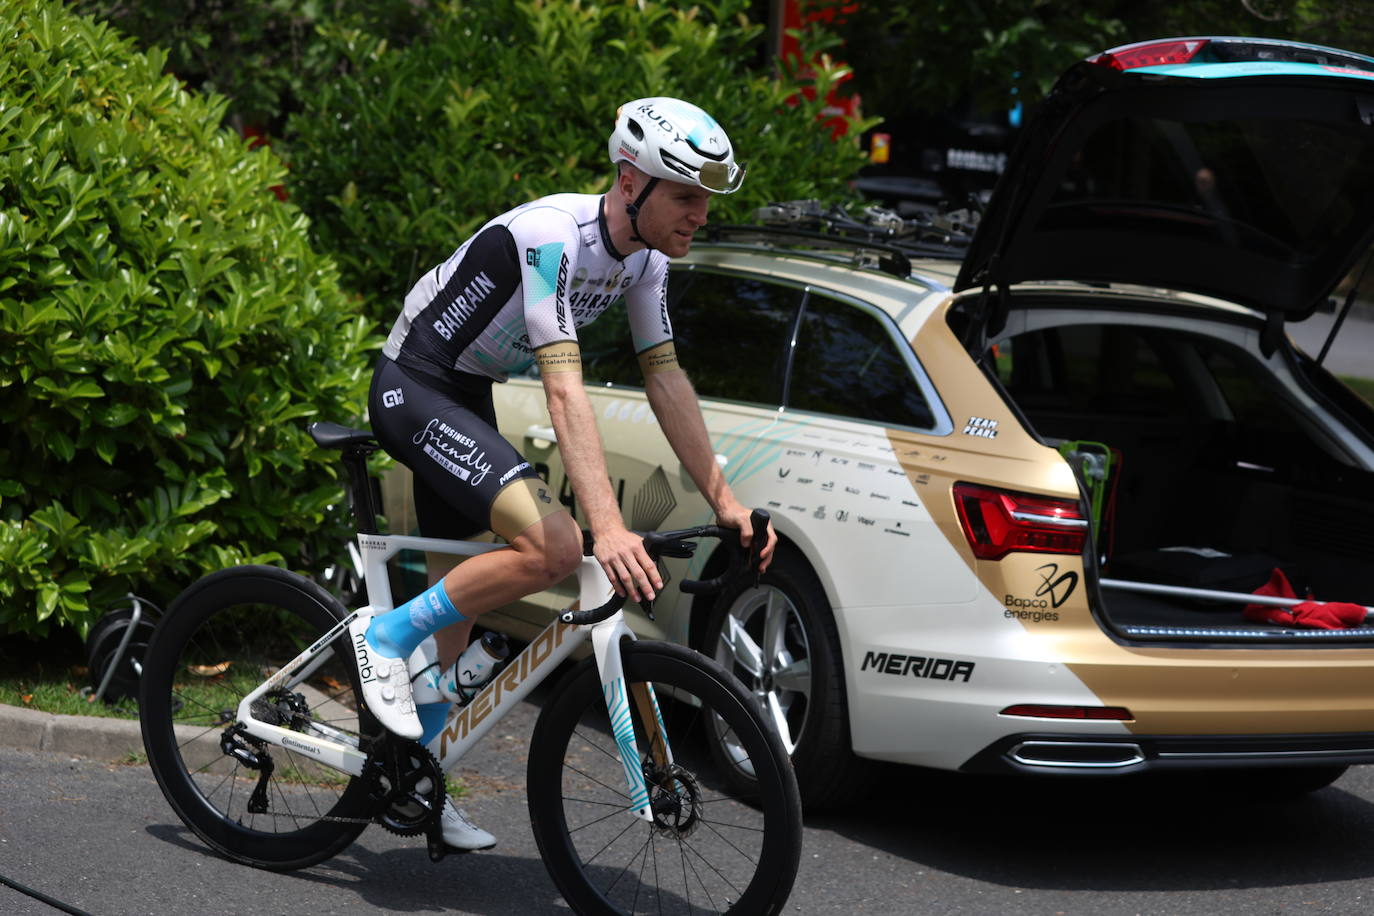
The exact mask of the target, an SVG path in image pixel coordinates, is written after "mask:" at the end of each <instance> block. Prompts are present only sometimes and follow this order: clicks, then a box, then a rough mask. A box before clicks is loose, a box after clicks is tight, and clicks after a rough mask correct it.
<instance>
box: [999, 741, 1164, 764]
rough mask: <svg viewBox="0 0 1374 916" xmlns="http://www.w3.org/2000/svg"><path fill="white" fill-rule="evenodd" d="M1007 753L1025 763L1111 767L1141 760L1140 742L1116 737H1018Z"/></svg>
mask: <svg viewBox="0 0 1374 916" xmlns="http://www.w3.org/2000/svg"><path fill="white" fill-rule="evenodd" d="M1007 756H1008V757H1010V758H1011V759H1012V760H1013V761H1014V762H1016V763H1018V764H1021V765H1022V766H1027V767H1055V768H1063V767H1079V768H1083V769H1113V768H1119V767H1129V766H1135V765H1136V764H1140V763H1144V762H1145V752H1144V751H1142V750H1141V749H1140V745H1138V744H1131V743H1129V742H1116V741H1045V740H1037V741H1022V742H1021V743H1020V744H1018V745H1016V746H1015V747H1013V748H1012V749H1011V750H1010V751H1009V752H1008V753H1007Z"/></svg>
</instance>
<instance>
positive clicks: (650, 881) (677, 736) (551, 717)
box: [529, 638, 800, 916]
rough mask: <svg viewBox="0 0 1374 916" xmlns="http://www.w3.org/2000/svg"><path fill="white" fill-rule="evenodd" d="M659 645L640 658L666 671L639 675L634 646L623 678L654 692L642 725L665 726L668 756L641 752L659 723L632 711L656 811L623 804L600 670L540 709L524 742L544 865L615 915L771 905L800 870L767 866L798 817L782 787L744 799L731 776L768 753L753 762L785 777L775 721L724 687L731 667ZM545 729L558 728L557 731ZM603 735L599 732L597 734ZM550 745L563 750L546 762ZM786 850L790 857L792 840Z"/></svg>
mask: <svg viewBox="0 0 1374 916" xmlns="http://www.w3.org/2000/svg"><path fill="white" fill-rule="evenodd" d="M751 644H753V640H752V638H749V639H747V640H742V641H741V642H740V643H739V647H741V651H742V652H744V653H746V654H747V652H748V647H749V646H750V645H751ZM635 645H636V646H638V645H640V644H635ZM754 645H755V646H756V645H757V644H754ZM652 652H653V655H652V656H651V657H650V658H649V659H648V660H647V661H646V662H644V664H645V665H647V666H649V669H648V670H654V671H658V667H659V666H662V668H663V670H662V671H661V672H659V673H658V674H657V675H656V676H652V677H645V678H643V680H639V679H638V678H637V677H636V676H635V672H636V671H637V670H638V669H637V667H636V664H634V663H632V660H633V659H634V658H635V655H634V654H633V653H630V654H629V655H628V656H627V658H626V661H625V669H626V678H627V687H628V686H634V687H635V689H639V687H638V686H637V685H639V684H641V683H642V684H644V687H645V688H652V690H653V692H654V694H655V696H656V697H657V698H658V702H659V713H660V715H659V716H657V717H655V718H654V719H651V721H650V722H649V723H648V724H649V725H650V728H651V729H657V728H658V727H659V725H660V723H661V729H662V735H663V737H664V739H665V741H666V742H667V747H668V750H669V752H670V755H671V756H670V758H668V759H671V761H672V762H671V763H668V762H667V759H665V758H663V757H662V756H661V755H659V756H655V755H652V754H650V753H649V752H648V751H647V750H646V748H648V746H649V745H650V744H651V741H650V737H649V736H650V734H651V733H652V732H651V731H650V730H649V729H646V728H645V726H646V723H645V722H644V721H642V720H641V717H640V715H639V713H638V712H636V714H635V715H634V716H633V719H634V739H635V742H636V745H637V746H638V750H639V752H640V754H641V756H640V759H639V760H637V761H635V762H634V763H635V764H636V765H637V766H639V767H641V768H643V771H644V773H645V776H646V780H647V784H648V788H649V802H650V804H649V808H648V813H649V815H650V818H651V819H650V820H648V821H646V820H644V819H643V818H641V817H638V816H636V815H634V814H633V812H631V811H629V810H628V807H627V806H626V804H625V803H626V801H627V796H628V794H629V793H628V790H626V789H625V788H624V786H623V785H622V784H623V781H624V766H623V764H622V762H621V760H620V756H619V753H618V751H617V749H616V748H613V747H610V746H609V740H608V739H606V738H605V737H604V736H605V734H606V733H607V710H606V703H605V699H604V697H603V695H602V692H601V689H600V682H599V678H597V677H596V676H595V671H594V669H587V674H586V675H585V677H583V678H579V679H578V680H577V683H576V684H575V688H570V689H569V690H568V692H566V693H562V692H561V691H560V694H561V695H560V696H558V697H557V698H556V699H555V700H554V701H553V702H552V703H551V704H550V705H549V706H546V707H545V709H544V711H543V713H542V714H541V717H540V723H539V726H538V727H537V728H536V732H535V740H534V741H533V742H532V743H531V749H530V782H529V785H530V812H531V817H532V819H533V821H534V825H535V833H536V837H537V838H539V840H540V849H541V851H542V852H543V853H544V855H545V857H546V861H549V865H550V873H551V874H553V875H554V877H555V881H556V882H557V883H558V886H559V889H560V890H562V891H563V892H564V895H565V896H567V897H568V898H569V902H570V903H573V906H574V909H577V910H579V911H582V910H588V911H597V912H601V911H603V910H606V908H607V906H609V907H610V911H611V912H616V913H625V914H651V913H660V914H673V916H687V914H692V916H696V914H712V913H723V912H726V911H729V910H730V909H731V908H733V907H741V908H742V909H741V911H742V912H755V911H758V910H761V909H767V907H766V906H765V901H767V900H769V899H771V898H770V894H772V892H773V888H775V887H781V888H783V890H782V891H780V892H781V893H784V894H785V892H786V888H788V887H790V884H791V880H792V875H794V874H795V872H794V871H786V872H783V873H781V875H780V876H779V874H777V873H774V872H773V871H771V870H770V869H771V868H772V866H770V864H769V863H770V862H772V863H774V864H776V863H777V862H778V861H779V860H778V858H777V857H778V855H779V848H778V844H779V842H780V841H779V839H778V838H779V837H780V836H791V837H795V839H791V840H783V841H782V842H783V843H784V844H785V843H792V842H795V843H798V844H799V842H800V818H799V816H797V819H796V820H795V821H791V822H788V821H786V820H785V819H786V818H788V817H790V816H791V815H788V814H787V813H786V812H785V810H784V809H782V808H781V807H780V803H779V798H781V796H778V795H777V794H774V795H773V796H771V797H769V798H768V799H767V800H752V801H749V800H745V799H743V798H741V797H739V795H738V794H737V793H738V791H739V790H738V787H737V786H736V785H732V784H731V775H730V774H731V773H732V772H738V771H739V770H741V769H742V768H743V767H748V768H749V771H750V772H752V771H753V770H754V769H755V768H756V764H755V758H756V755H759V754H769V755H771V756H770V759H769V760H768V761H767V762H766V764H765V765H759V766H758V767H757V768H758V769H760V770H761V771H762V772H764V773H767V774H769V775H770V778H773V779H776V778H778V776H779V774H780V773H783V772H788V774H789V775H790V771H784V770H783V769H782V766H783V765H785V764H786V758H785V757H784V755H783V752H782V751H781V749H780V748H779V747H778V745H777V739H776V738H775V737H770V736H771V731H770V729H769V726H768V725H766V724H765V723H764V722H763V721H762V720H761V719H760V718H759V716H758V714H757V713H756V712H751V710H756V709H757V708H758V707H757V704H756V703H755V701H754V700H753V699H752V698H750V697H749V696H748V694H746V693H744V692H743V691H742V690H741V689H740V688H739V687H738V684H737V682H734V681H733V680H732V681H730V683H731V684H733V685H734V686H733V687H730V688H724V687H717V686H715V685H717V684H722V683H723V682H721V681H718V680H713V679H712V678H715V677H725V675H724V673H723V672H721V673H720V674H719V675H715V674H712V675H704V674H701V675H699V674H697V673H696V672H695V670H693V669H692V668H691V667H690V665H691V663H690V662H689V661H686V660H684V662H683V664H682V666H681V667H678V666H675V662H674V661H673V660H675V659H677V658H683V657H684V656H687V650H679V649H676V648H673V647H666V646H662V645H660V644H654V648H653V650H652ZM678 653H682V655H679V654H678ZM660 654H662V655H663V656H664V658H663V660H662V661H661V662H660ZM687 657H693V656H687ZM714 671H716V672H720V669H719V668H714ZM708 689H709V691H711V692H706V693H702V692H699V691H702V690H708ZM727 689H728V691H729V692H728V693H727ZM727 697H728V698H727ZM646 714H647V713H646ZM713 722H716V723H720V724H721V726H722V727H724V728H725V729H727V730H728V731H729V733H730V734H731V735H732V736H733V740H734V741H735V744H736V748H737V750H736V753H735V756H734V757H732V758H729V759H725V758H719V757H718V756H716V755H715V754H714V751H713V748H714V745H712V744H710V743H709V739H710V738H711V736H712V729H713V728H715V727H716V726H715V725H713V724H712V723H713ZM555 723H556V724H555ZM741 729H743V730H745V732H746V734H745V736H744V737H740V736H739V734H738V732H739V730H741ZM545 731H550V732H552V731H556V732H557V734H558V737H556V738H554V739H549V738H548V737H546V736H545V734H544V733H545ZM596 736H601V737H599V738H597V740H593V738H594V737H596ZM551 740H552V741H553V742H554V743H553V744H552V746H553V747H556V749H557V750H556V754H557V759H556V762H555V761H554V760H549V761H548V764H549V765H548V766H547V767H545V766H544V765H543V761H544V758H546V757H548V756H550V755H549V747H550V746H551V745H550V741H551ZM770 742H772V743H771V744H770ZM593 748H595V750H593ZM780 764H781V765H780ZM731 768H734V769H733V770H732V769H731ZM792 785H793V786H794V787H795V783H793V784H792ZM793 791H795V789H793ZM778 815H781V817H782V818H783V819H782V820H779V819H778ZM789 823H790V824H791V826H787V825H788V824H789ZM780 831H781V832H780ZM665 844H671V845H665ZM798 848H799V847H798ZM770 849H771V850H772V852H771V854H770V852H769V850H770ZM782 849H783V850H784V851H783V852H782V853H781V854H782V855H783V856H784V858H783V859H782V860H781V861H783V862H786V861H788V860H787V858H786V856H787V855H788V853H787V852H786V851H785V849H786V846H785V845H784V846H783V847H782ZM793 855H795V853H793ZM770 856H771V857H770ZM784 867H785V868H787V867H789V866H784ZM790 867H792V868H794V867H795V866H790ZM579 888H585V889H586V890H585V891H579Z"/></svg>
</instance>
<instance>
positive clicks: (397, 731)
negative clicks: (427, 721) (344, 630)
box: [348, 615, 424, 741]
mask: <svg viewBox="0 0 1374 916" xmlns="http://www.w3.org/2000/svg"><path fill="white" fill-rule="evenodd" d="M371 623H372V618H371V617H364V616H361V615H360V616H359V617H358V618H357V619H356V620H354V621H353V622H352V623H351V624H349V625H348V639H349V642H350V643H351V644H352V646H353V661H354V663H355V664H357V666H358V679H359V680H360V681H361V682H362V687H363V702H364V703H366V704H367V708H368V709H370V710H372V714H373V715H374V716H376V717H377V721H378V722H380V723H382V727H383V728H385V729H386V730H387V731H389V732H391V733H392V734H394V735H397V736H399V737H401V738H409V739H410V740H412V741H418V740H420V736H421V735H422V734H424V727H423V726H421V725H420V717H419V715H418V714H417V713H416V711H415V698H414V697H413V696H411V691H410V670H409V666H408V665H407V664H406V660H405V659H404V658H391V657H390V656H386V655H382V654H381V653H380V652H378V651H377V649H376V648H375V647H374V646H373V645H372V643H370V642H368V641H367V628H368V626H369V625H370V624H371Z"/></svg>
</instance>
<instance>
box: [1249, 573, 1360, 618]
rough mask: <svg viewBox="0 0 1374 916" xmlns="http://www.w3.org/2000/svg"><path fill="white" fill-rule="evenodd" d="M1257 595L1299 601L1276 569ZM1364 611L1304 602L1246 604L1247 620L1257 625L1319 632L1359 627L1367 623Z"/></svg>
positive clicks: (1341, 604) (1338, 604) (1336, 603)
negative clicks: (1293, 603) (1307, 629)
mask: <svg viewBox="0 0 1374 916" xmlns="http://www.w3.org/2000/svg"><path fill="white" fill-rule="evenodd" d="M1253 594H1256V595H1273V596H1274V597H1276V598H1296V597H1298V596H1297V593H1296V592H1294V591H1293V586H1292V584H1291V583H1289V581H1288V577H1287V576H1285V575H1284V574H1283V570H1281V569H1275V570H1274V571H1273V572H1272V573H1270V574H1269V581H1268V582H1266V583H1264V584H1263V585H1261V586H1260V587H1259V588H1257V589H1255V591H1254V592H1253ZM1364 614H1365V610H1364V607H1362V606H1361V605H1358V604H1348V603H1346V602H1343V601H1325V602H1323V601H1304V602H1303V603H1302V604H1295V605H1293V606H1292V607H1275V606H1273V605H1267V604H1247V605H1246V606H1245V619H1246V620H1253V621H1255V622H1256V623H1273V624H1277V625H1279V626H1281V627H1311V628H1312V629H1316V630H1343V629H1345V628H1346V627H1358V626H1360V625H1361V624H1362V623H1364Z"/></svg>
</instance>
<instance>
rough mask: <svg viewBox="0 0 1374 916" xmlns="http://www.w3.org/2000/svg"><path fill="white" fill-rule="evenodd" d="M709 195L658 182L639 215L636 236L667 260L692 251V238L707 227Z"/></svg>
mask: <svg viewBox="0 0 1374 916" xmlns="http://www.w3.org/2000/svg"><path fill="white" fill-rule="evenodd" d="M710 209H711V192H710V191H708V190H706V189H705V188H698V187H694V186H693V185H689V184H682V183H681V182H677V181H660V182H659V183H658V186H657V187H655V188H654V190H653V192H652V193H651V194H650V195H649V199H648V200H646V201H645V202H644V206H643V208H641V210H640V212H639V234H640V235H641V236H642V237H643V238H644V240H645V241H647V242H648V243H649V244H650V245H652V246H653V247H655V248H657V249H658V250H659V251H661V252H663V253H664V254H666V255H667V256H668V257H670V258H680V257H682V256H683V255H684V254H686V253H687V252H688V250H689V249H690V248H691V247H692V235H693V233H695V232H696V231H697V230H698V229H700V228H701V227H702V226H704V225H706V213H707V211H708V210H710Z"/></svg>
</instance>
